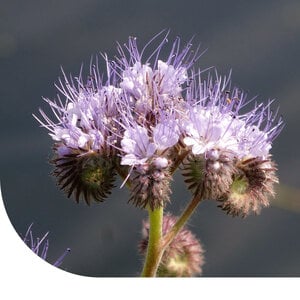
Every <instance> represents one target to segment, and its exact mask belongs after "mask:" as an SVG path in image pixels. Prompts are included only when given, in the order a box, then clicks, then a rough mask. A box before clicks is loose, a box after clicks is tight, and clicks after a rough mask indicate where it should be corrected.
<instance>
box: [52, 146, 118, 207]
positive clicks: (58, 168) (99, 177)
mask: <svg viewBox="0 0 300 300" xmlns="http://www.w3.org/2000/svg"><path fill="white" fill-rule="evenodd" d="M54 149H55V150H57V151H56V154H57V157H56V158H54V159H53V160H52V161H51V162H52V163H53V164H54V166H55V169H54V171H53V175H55V176H56V177H57V182H58V185H59V187H60V188H61V189H62V190H64V191H65V192H66V193H67V196H68V197H70V196H71V195H72V194H73V195H74V197H75V200H76V202H79V199H80V197H81V196H83V198H84V200H85V202H86V203H87V204H88V205H90V203H91V200H92V199H93V200H95V201H98V202H102V201H103V200H104V199H105V198H106V197H107V195H108V194H110V193H111V189H112V188H113V187H114V181H115V171H114V164H113V161H112V159H111V158H110V157H106V156H101V155H100V154H98V153H95V152H83V153H82V152H80V150H78V149H76V150H75V149H68V150H69V151H68V152H66V153H64V154H62V153H61V152H60V151H59V148H57V146H55V148H54Z"/></svg>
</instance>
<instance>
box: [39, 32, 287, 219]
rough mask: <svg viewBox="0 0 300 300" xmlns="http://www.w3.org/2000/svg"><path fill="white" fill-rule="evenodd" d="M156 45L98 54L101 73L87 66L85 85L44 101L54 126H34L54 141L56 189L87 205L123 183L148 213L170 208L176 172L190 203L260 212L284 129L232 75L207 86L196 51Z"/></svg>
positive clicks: (70, 83) (77, 82) (68, 82)
mask: <svg viewBox="0 0 300 300" xmlns="http://www.w3.org/2000/svg"><path fill="white" fill-rule="evenodd" d="M161 36H162V33H160V34H158V35H157V36H155V37H154V38H153V39H152V40H151V41H150V42H149V43H147V45H146V46H145V47H144V48H143V49H141V50H140V49H139V47H138V45H137V40H136V38H133V37H130V38H129V41H128V43H127V44H125V45H124V46H121V45H118V48H117V50H118V54H117V55H116V56H115V57H114V59H112V60H110V59H109V58H108V57H107V56H106V55H103V57H104V61H105V63H106V72H105V74H102V73H101V72H100V71H99V66H98V65H97V64H96V65H94V64H93V63H91V68H90V74H89V76H88V79H87V80H86V81H84V79H83V77H82V75H81V72H80V75H79V76H78V77H75V78H72V77H70V79H68V78H67V76H66V75H64V77H63V79H62V80H60V84H59V85H58V86H57V88H58V90H59V92H60V96H58V97H57V99H56V100H49V99H46V101H47V103H48V104H49V105H50V108H51V109H52V112H53V114H54V116H55V118H56V120H55V121H53V120H52V119H50V118H49V117H48V116H47V115H46V113H45V112H43V111H42V110H41V111H40V113H41V115H42V117H43V119H44V120H40V119H38V120H39V121H40V123H41V124H42V125H43V126H44V127H46V128H47V129H48V130H49V132H50V135H51V137H52V139H53V140H54V148H53V149H54V158H53V159H52V163H53V164H54V172H53V173H54V175H55V176H56V177H57V180H58V185H59V186H60V187H61V188H62V189H63V190H65V191H66V192H67V195H68V196H69V197H70V196H71V195H74V197H75V199H76V201H77V202H78V201H79V199H80V198H81V197H83V198H84V200H85V201H86V202H87V203H88V204H90V202H91V200H92V199H94V200H96V201H102V200H103V199H104V198H106V197H107V195H108V194H109V193H110V192H111V189H112V188H113V187H114V181H115V178H116V175H117V174H119V175H120V176H121V178H122V179H123V185H125V184H126V185H127V186H128V187H129V189H130V191H131V196H130V201H131V202H132V203H133V204H135V205H136V206H138V207H141V208H146V207H150V208H151V209H152V210H153V209H155V208H157V207H161V206H164V205H165V204H166V203H167V202H168V201H170V193H171V190H170V181H171V179H172V174H173V173H174V172H175V170H176V169H177V168H178V167H180V168H181V169H182V172H183V174H184V176H185V180H186V182H187V185H188V188H189V189H190V190H191V192H192V193H193V194H194V196H199V197H200V196H201V197H202V198H207V199H213V200H218V201H220V206H221V207H222V209H224V210H225V211H226V212H227V213H229V214H231V215H242V216H245V215H248V214H249V213H250V212H252V211H253V212H259V210H260V208H261V207H263V206H267V205H268V203H269V200H268V197H269V195H273V194H274V191H273V184H274V183H276V182H277V181H278V179H277V177H276V175H275V171H276V168H275V164H274V162H272V160H271V155H270V149H271V147H272V142H273V141H274V139H275V138H276V137H277V135H278V134H279V133H280V131H281V129H282V124H283V123H282V120H281V118H279V117H278V116H277V112H273V111H272V110H271V104H272V101H269V102H268V103H267V104H263V103H260V104H259V103H257V102H256V101H255V100H254V99H250V100H249V99H248V98H247V96H246V95H245V94H244V93H243V91H242V90H241V89H239V88H235V87H234V88H231V83H230V76H229V77H228V78H226V77H224V78H222V77H221V76H219V75H218V74H217V73H216V74H215V75H210V74H209V75H207V77H206V78H205V79H203V76H204V75H203V72H200V71H199V72H195V68H194V64H195V62H196V61H197V60H198V58H199V57H200V54H199V51H198V49H196V50H192V44H191V43H190V42H189V43H187V44H186V45H183V46H182V45H181V41H180V39H179V38H176V39H175V40H174V42H173V43H171V47H169V49H168V40H167V36H168V34H166V35H165V36H163V38H161ZM157 41H158V43H157ZM156 43H157V44H156ZM146 53H148V54H146ZM62 98H63V99H62ZM251 105H252V107H251ZM123 185H122V186H123Z"/></svg>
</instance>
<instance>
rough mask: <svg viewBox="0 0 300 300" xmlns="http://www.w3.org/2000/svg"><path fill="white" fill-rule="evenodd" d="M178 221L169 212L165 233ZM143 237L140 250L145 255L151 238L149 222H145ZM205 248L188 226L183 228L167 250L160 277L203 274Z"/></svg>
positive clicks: (160, 269)
mask: <svg viewBox="0 0 300 300" xmlns="http://www.w3.org/2000/svg"><path fill="white" fill-rule="evenodd" d="M175 223H176V217H174V216H172V215H170V214H167V215H165V216H164V219H163V228H162V231H163V234H164V235H165V234H166V233H167V232H168V231H169V230H170V229H171V228H172V227H173V226H174V224H175ZM142 234H143V239H142V241H141V242H140V244H139V251H140V253H141V254H143V255H145V253H146V249H147V246H148V239H149V223H148V222H144V224H143V230H142ZM203 252H204V251H203V249H202V246H201V244H200V242H199V240H198V239H197V238H196V237H195V236H194V235H193V234H192V232H191V231H190V230H188V229H186V228H182V229H181V230H180V231H179V233H178V234H177V236H176V237H175V238H174V240H173V241H172V242H171V243H170V245H169V246H168V248H167V249H166V250H165V252H164V254H163V257H162V260H161V264H160V266H159V268H158V272H157V276H159V277H192V276H196V275H201V273H202V266H203V264H204V257H203Z"/></svg>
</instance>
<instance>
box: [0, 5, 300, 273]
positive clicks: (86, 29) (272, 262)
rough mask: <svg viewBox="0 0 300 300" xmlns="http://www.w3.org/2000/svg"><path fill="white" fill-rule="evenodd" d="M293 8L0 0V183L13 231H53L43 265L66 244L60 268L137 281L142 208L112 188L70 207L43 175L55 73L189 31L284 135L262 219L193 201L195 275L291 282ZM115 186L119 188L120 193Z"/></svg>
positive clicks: (296, 261)
mask: <svg viewBox="0 0 300 300" xmlns="http://www.w3.org/2000/svg"><path fill="white" fill-rule="evenodd" d="M299 15H300V2H299V1H298V0H295V1H291V0H288V1H259V0H256V1H233V0H227V1H220V0H219V1H217V0H202V1H197V0H185V1H173V0H165V1H163V0H159V1H158V0H151V1H138V0H129V1H124V0H110V1H108V0H107V1H99V0H98V1H96V0H75V1H74V0H67V1H50V0H48V1H33V0H27V1H21V0H20V1H3V0H2V1H1V10H0V78H1V81H0V82H1V83H0V99H1V101H0V106H1V108H0V109H1V119H0V122H1V126H0V128H1V147H0V152H1V155H0V157H1V166H0V170H1V187H2V193H3V198H4V202H5V205H6V208H7V212H8V215H9V217H10V219H11V222H12V224H13V225H14V227H15V229H16V231H17V232H18V233H24V232H25V231H26V229H27V227H28V226H29V224H30V223H31V222H34V227H33V230H34V232H35V233H36V234H37V235H41V234H42V233H44V232H46V231H48V230H49V231H50V235H49V237H50V249H49V261H50V262H51V261H53V260H55V258H57V257H58V256H59V255H60V254H61V253H62V252H63V251H64V250H65V249H66V248H67V247H70V248H71V249H72V252H71V254H70V255H69V256H68V257H67V258H66V259H65V261H64V264H63V269H65V270H67V271H69V272H73V273H77V274H82V275H88V276H136V275H138V274H139V272H140V270H141V263H142V262H141V258H140V256H139V255H138V253H137V246H136V245H137V242H138V240H139V238H140V227H141V221H142V219H143V218H145V217H146V213H145V212H144V211H141V210H140V209H137V208H135V207H133V206H132V205H129V204H127V203H126V202H127V199H128V192H127V191H126V190H125V189H123V190H120V189H119V188H116V189H115V190H114V192H113V194H112V196H111V197H110V199H108V200H107V201H106V202H105V203H102V204H94V205H92V206H91V207H87V206H85V205H84V204H83V203H81V204H79V205H77V204H76V203H75V202H73V201H72V200H69V199H67V198H66V197H65V195H64V194H63V193H62V192H61V191H59V190H58V189H57V187H56V186H55V182H54V180H53V179H52V178H51V177H50V175H49V173H50V171H51V166H49V164H48V163H47V159H48V158H49V156H50V155H51V145H52V141H51V139H50V137H49V136H47V132H46V130H45V129H42V128H39V126H38V123H37V122H36V121H35V120H34V119H33V117H32V115H31V114H32V113H37V111H38V108H39V107H43V108H46V104H45V103H44V102H43V101H42V99H41V96H46V97H49V98H53V97H54V96H55V95H56V90H55V88H54V85H53V83H54V82H57V77H58V76H60V75H61V73H60V66H63V68H64V70H65V71H66V73H70V72H72V73H73V74H74V75H76V74H77V72H78V71H79V68H80V65H81V63H82V62H84V63H85V64H86V65H87V64H88V63H89V60H90V57H91V55H93V54H97V53H98V52H99V51H102V52H107V53H108V54H109V55H110V56H112V55H114V54H115V53H116V52H115V46H116V41H119V42H121V43H123V42H126V41H127V38H128V36H129V35H134V36H137V37H138V40H139V41H140V45H141V46H143V44H144V43H145V42H146V41H148V40H149V39H150V38H151V37H152V36H153V35H154V34H156V33H157V32H159V31H161V30H162V29H164V28H169V29H171V36H170V40H171V39H172V37H173V38H174V37H175V36H176V35H179V36H181V37H182V40H183V41H187V40H188V39H189V38H190V37H191V36H192V35H194V34H195V35H196V37H195V42H194V44H195V45H197V44H198V43H200V42H201V45H202V49H203V50H204V49H206V48H208V51H207V52H206V53H205V55H204V56H202V58H201V59H200V61H199V62H198V65H199V66H201V67H207V66H212V65H213V66H215V67H217V69H218V71H219V72H220V73H222V74H227V73H228V72H229V70H230V69H232V70H233V82H234V84H236V85H238V86H240V87H242V88H243V89H244V90H246V91H248V93H249V95H251V96H254V95H257V94H258V95H259V96H260V99H265V100H266V99H268V98H276V99H277V104H278V105H280V112H281V113H282V115H283V116H284V119H285V121H286V128H285V129H284V131H283V132H282V134H281V135H280V137H279V138H278V139H277V140H276V141H275V143H274V147H273V149H272V153H273V156H274V160H275V161H276V162H277V163H278V165H279V177H280V180H281V183H282V189H281V191H280V192H279V196H278V198H277V199H276V201H274V202H273V205H272V206H271V207H270V208H268V209H264V210H263V211H262V213H261V215H260V216H250V217H248V218H246V219H243V220H241V219H238V218H231V217H229V216H226V215H225V214H224V213H223V212H222V211H221V210H220V209H218V208H217V207H216V203H214V202H209V201H206V202H204V203H202V204H201V205H200V207H199V209H198V210H197V212H196V213H195V215H194V216H193V218H192V220H191V221H190V223H189V224H190V228H191V229H192V230H193V232H194V233H195V234H196V235H197V236H198V237H199V238H200V239H201V241H202V242H203V244H204V248H205V249H206V254H205V257H206V264H205V265H204V276H299V275H300V235H299V228H300V216H299V211H300V210H299V207H300V205H299V201H300V199H299V198H300V197H299V195H300V193H299V190H298V187H299V165H300V160H299V154H298V153H299V150H298V149H299V128H298V126H299V118H298V114H299V112H300V104H299V79H300V70H299V53H300V18H299ZM119 185H120V182H118V186H119ZM173 190H174V193H173V200H172V205H168V207H167V210H169V211H172V212H174V213H178V212H179V211H180V210H181V209H182V208H183V207H184V206H185V205H186V203H187V200H188V199H189V197H190V196H189V194H188V193H187V192H185V187H184V184H183V180H182V178H181V176H180V175H177V176H176V178H175V181H174V182H173Z"/></svg>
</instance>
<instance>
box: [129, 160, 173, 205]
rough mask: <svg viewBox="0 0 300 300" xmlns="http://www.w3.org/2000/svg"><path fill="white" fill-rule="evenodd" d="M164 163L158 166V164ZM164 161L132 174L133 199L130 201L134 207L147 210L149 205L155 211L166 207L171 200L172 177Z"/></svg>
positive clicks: (150, 164)
mask: <svg viewBox="0 0 300 300" xmlns="http://www.w3.org/2000/svg"><path fill="white" fill-rule="evenodd" d="M158 162H159V163H162V164H160V165H159V167H158V166H157V164H158ZM162 165H163V166H165V161H164V160H163V159H161V160H159V161H157V159H155V160H154V161H153V162H152V163H147V164H145V165H143V168H142V169H141V168H140V167H137V168H135V169H134V170H133V172H132V175H131V177H132V180H131V183H132V187H131V197H130V199H129V201H131V202H133V204H134V205H136V206H138V207H141V208H145V207H146V206H147V205H149V206H150V208H151V209H152V210H153V209H155V208H158V207H161V206H164V205H165V203H166V202H168V201H169V199H170V197H169V196H170V193H171V190H170V181H171V176H170V173H169V170H168V168H166V167H164V168H162Z"/></svg>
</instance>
